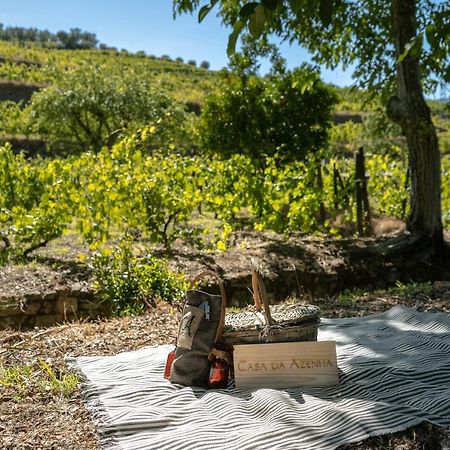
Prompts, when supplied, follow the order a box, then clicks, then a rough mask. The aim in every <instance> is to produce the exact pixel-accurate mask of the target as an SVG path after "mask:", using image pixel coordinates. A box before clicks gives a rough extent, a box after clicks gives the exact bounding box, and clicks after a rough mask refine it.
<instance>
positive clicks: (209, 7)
mask: <svg viewBox="0 0 450 450" xmlns="http://www.w3.org/2000/svg"><path fill="white" fill-rule="evenodd" d="M218 1H219V0H211V1H210V2H209V3H208V4H207V5H205V6H203V7H202V8H200V11H199V12H198V21H199V23H200V22H202V21H203V19H204V18H205V17H206V16H207V15H208V13H209V12H210V11H211V10H212V9H213V8H214V6H215V5H216V3H217V2H218Z"/></svg>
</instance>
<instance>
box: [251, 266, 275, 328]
mask: <svg viewBox="0 0 450 450" xmlns="http://www.w3.org/2000/svg"><path fill="white" fill-rule="evenodd" d="M251 267H252V288H253V300H254V301H255V307H256V311H261V306H262V307H263V308H264V315H265V318H266V326H268V327H270V326H272V325H275V321H274V320H273V318H272V314H271V312H270V305H269V300H268V298H267V292H266V287H265V285H264V280H263V277H262V275H261V271H260V270H259V267H258V264H257V262H256V260H255V259H254V258H252V259H251Z"/></svg>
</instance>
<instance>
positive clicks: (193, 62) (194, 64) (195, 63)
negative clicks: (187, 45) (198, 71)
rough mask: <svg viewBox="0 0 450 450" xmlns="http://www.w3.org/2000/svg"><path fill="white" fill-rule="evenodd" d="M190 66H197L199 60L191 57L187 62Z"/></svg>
mask: <svg viewBox="0 0 450 450" xmlns="http://www.w3.org/2000/svg"><path fill="white" fill-rule="evenodd" d="M187 63H188V64H189V65H190V66H194V67H195V66H196V65H197V61H195V59H190V60H189V61H188V62H187Z"/></svg>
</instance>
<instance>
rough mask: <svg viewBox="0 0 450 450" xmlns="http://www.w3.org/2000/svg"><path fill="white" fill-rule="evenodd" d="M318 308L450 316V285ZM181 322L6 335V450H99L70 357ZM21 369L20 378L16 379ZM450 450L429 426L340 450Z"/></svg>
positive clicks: (1, 343)
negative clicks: (408, 309) (400, 309)
mask: <svg viewBox="0 0 450 450" xmlns="http://www.w3.org/2000/svg"><path fill="white" fill-rule="evenodd" d="M315 303H316V304H317V305H318V306H319V307H320V308H321V310H322V316H323V317H350V316H356V315H368V314H374V313H379V312H381V311H384V310H386V309H389V308H390V307H392V306H393V305H395V304H399V303H401V304H405V305H408V306H412V307H416V308H418V309H420V310H424V311H444V312H447V313H449V312H450V282H436V283H429V284H424V285H412V286H401V287H399V288H396V289H391V290H389V291H379V292H375V293H371V294H362V295H360V296H357V297H354V296H353V297H352V296H340V297H339V298H338V297H333V298H323V299H316V300H315ZM178 319H179V311H177V310H174V309H173V308H172V307H170V306H169V305H165V304H160V305H159V306H158V308H156V309H153V310H149V311H147V313H146V314H145V315H143V316H140V317H124V318H113V319H109V320H103V321H98V322H96V323H72V324H64V325H60V326H58V327H52V328H48V329H36V330H33V331H28V332H17V331H12V330H6V331H0V380H3V384H0V448H1V449H3V450H41V449H42V450H59V449H61V450H68V449H70V450H78V449H79V450H97V449H98V440H97V437H96V434H95V430H94V427H93V424H92V421H91V418H90V415H89V413H88V412H87V411H86V409H85V407H84V406H83V404H82V401H81V397H80V392H79V390H78V388H76V387H75V386H73V387H71V386H70V385H69V383H68V382H67V379H68V377H70V372H69V371H68V369H67V366H66V365H65V362H64V358H65V356H66V355H71V356H80V355H109V354H114V353H117V352H122V351H128V350H135V349H139V348H141V347H143V346H148V345H156V344H162V343H172V342H173V339H174V336H175V335H176V330H177V326H178ZM18 367H21V368H22V370H21V371H20V370H19V371H17V368H18ZM24 367H28V369H24ZM14 369H16V372H18V373H16V372H14ZM2 371H3V376H2V375H1V372H2ZM5 374H7V375H5ZM5 380H6V382H5ZM8 380H9V382H8ZM449 447H450V431H448V430H444V429H440V428H438V427H435V426H433V425H430V424H427V423H424V424H421V425H419V426H416V427H413V428H410V429H407V430H405V431H402V432H399V433H395V434H388V435H385V436H379V437H372V438H369V439H367V440H365V441H363V442H359V443H355V444H351V445H345V446H343V447H341V450H375V449H377V450H381V449H392V450H394V449H396V450H400V449H401V450H424V449H428V450H438V449H441V448H449Z"/></svg>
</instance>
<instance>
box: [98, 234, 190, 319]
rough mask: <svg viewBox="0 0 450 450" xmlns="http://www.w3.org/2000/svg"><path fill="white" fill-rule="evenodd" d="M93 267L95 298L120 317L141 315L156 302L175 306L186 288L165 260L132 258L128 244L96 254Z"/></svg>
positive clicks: (150, 256)
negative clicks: (96, 295) (111, 250)
mask: <svg viewBox="0 0 450 450" xmlns="http://www.w3.org/2000/svg"><path fill="white" fill-rule="evenodd" d="M92 267H93V268H94V270H95V273H94V274H95V282H94V287H95V288H96V290H97V293H98V295H99V296H100V297H101V298H102V299H103V300H104V301H105V302H107V303H109V304H110V305H111V308H112V311H113V312H114V313H116V314H118V315H122V316H123V315H129V314H140V313H142V312H143V311H144V310H145V309H146V307H148V306H156V304H157V302H158V300H164V301H167V302H169V303H172V304H176V303H178V302H180V301H181V299H182V298H183V295H184V291H185V290H186V289H187V281H186V279H185V277H184V276H183V275H181V274H177V273H174V272H172V271H171V270H170V269H169V268H168V266H167V263H166V261H164V260H161V259H157V258H155V257H154V256H152V255H150V254H149V253H145V254H143V255H133V252H132V249H131V244H130V243H129V242H127V241H124V242H122V243H121V244H120V245H119V246H118V248H117V249H115V250H114V251H113V252H112V253H111V252H107V251H103V252H98V253H95V254H94V256H93V258H92Z"/></svg>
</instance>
